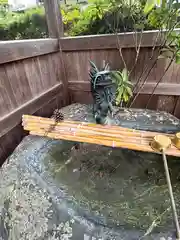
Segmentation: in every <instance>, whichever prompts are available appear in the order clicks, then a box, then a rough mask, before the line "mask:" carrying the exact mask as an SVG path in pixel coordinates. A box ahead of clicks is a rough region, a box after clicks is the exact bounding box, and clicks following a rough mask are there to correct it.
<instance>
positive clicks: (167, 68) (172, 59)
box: [146, 50, 177, 109]
mask: <svg viewBox="0 0 180 240" xmlns="http://www.w3.org/2000/svg"><path fill="white" fill-rule="evenodd" d="M176 53H177V50H176V51H175V53H174V54H173V56H172V58H171V61H170V62H169V64H168V66H167V67H166V69H165V71H164V74H163V75H162V77H161V78H160V79H159V81H158V82H157V83H156V85H155V87H154V89H153V91H152V93H151V96H150V97H149V99H148V102H147V104H146V109H147V107H148V105H149V103H150V101H151V99H152V97H153V94H154V92H155V90H156V88H157V87H158V85H159V83H160V82H161V81H162V79H163V78H164V76H165V74H166V72H167V71H168V70H169V68H170V66H171V64H172V62H173V61H174V58H175V56H176Z"/></svg>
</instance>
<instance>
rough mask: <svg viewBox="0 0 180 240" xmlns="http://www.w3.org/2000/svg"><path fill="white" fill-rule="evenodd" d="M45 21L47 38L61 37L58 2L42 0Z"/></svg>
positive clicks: (55, 0)
mask: <svg viewBox="0 0 180 240" xmlns="http://www.w3.org/2000/svg"><path fill="white" fill-rule="evenodd" d="M44 7H45V12H46V21H47V25H48V32H49V37H52V38H60V37H62V36H63V34H64V33H63V21H62V16H61V11H60V4H59V1H58V0H44Z"/></svg>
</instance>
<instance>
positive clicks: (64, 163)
mask: <svg viewBox="0 0 180 240" xmlns="http://www.w3.org/2000/svg"><path fill="white" fill-rule="evenodd" d="M168 159H169V167H170V172H171V175H172V176H171V177H172V183H173V190H174V195H175V200H176V204H177V208H178V209H179V201H178V200H179V196H180V183H179V178H180V171H179V170H180V164H179V163H178V160H177V159H175V158H174V159H172V157H168ZM44 165H45V169H46V172H47V173H48V172H49V174H51V175H53V178H54V179H55V181H56V183H57V184H59V186H60V185H62V184H63V185H64V188H65V189H66V191H67V193H68V195H71V196H73V201H74V204H76V205H77V206H79V207H80V208H81V209H83V211H84V212H86V213H87V212H88V213H89V216H90V215H91V216H92V218H94V219H100V220H101V221H102V222H103V223H105V224H108V226H113V227H118V226H124V227H126V228H139V229H143V230H144V229H145V230H146V229H148V228H149V227H150V226H153V228H154V227H156V225H157V227H156V229H155V230H158V231H159V230H160V228H161V229H166V228H167V226H168V228H169V227H170V226H172V217H171V210H170V201H169V194H168V189H167V186H166V180H165V176H164V168H163V162H162V158H161V156H159V155H157V154H149V153H140V152H134V151H129V150H122V149H112V148H109V147H102V146H97V145H90V144H80V148H78V147H76V148H75V147H73V143H70V142H65V141H64V142H63V143H61V142H60V141H59V142H58V143H57V144H55V145H54V147H53V148H51V150H50V151H49V153H48V154H47V155H46V157H45V158H44ZM152 224H153V225H152ZM153 231H154V229H153Z"/></svg>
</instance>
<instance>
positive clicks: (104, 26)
mask: <svg viewBox="0 0 180 240" xmlns="http://www.w3.org/2000/svg"><path fill="white" fill-rule="evenodd" d="M6 3H7V0H0V6H2V5H4V4H6ZM145 4H146V1H145V0H139V1H138V0H136V1H133V0H131V1H130V0H89V1H88V5H87V4H86V5H84V8H83V9H82V6H83V5H82V3H81V4H75V5H72V4H71V5H62V6H61V13H62V17H63V22H64V31H65V35H69V36H77V35H89V34H108V33H116V32H128V31H134V30H136V31H140V30H142V29H143V30H151V29H159V28H161V27H162V25H163V22H162V21H163V20H164V14H166V15H168V10H167V9H162V8H157V9H156V8H153V9H151V11H150V13H148V14H145V13H144V6H145ZM0 9H1V10H0V40H14V39H28V38H43V37H47V36H48V35H47V25H46V20H45V14H44V8H43V7H39V8H35V9H31V10H27V11H25V12H18V13H14V12H6V11H3V10H2V9H3V8H0ZM177 27H178V26H177Z"/></svg>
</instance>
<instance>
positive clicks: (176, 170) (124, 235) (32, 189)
mask: <svg viewBox="0 0 180 240" xmlns="http://www.w3.org/2000/svg"><path fill="white" fill-rule="evenodd" d="M62 111H63V113H64V115H65V118H66V119H73V120H79V121H89V122H93V121H94V120H93V116H92V111H91V106H86V105H80V104H73V105H70V106H68V107H65V108H63V109H62ZM114 124H121V125H123V126H128V127H134V128H140V129H143V128H144V129H146V128H147V126H148V130H153V131H158V130H159V131H161V132H162V131H164V132H177V131H179V129H180V128H179V126H180V125H179V120H178V119H176V118H174V117H172V116H171V115H169V114H166V113H159V112H153V111H144V110H143V111H142V110H122V111H120V112H119V113H118V114H116V115H115V119H114ZM157 128H158V129H157ZM146 130H147V129H146ZM74 144H75V143H74V142H68V141H58V140H53V139H48V138H42V137H37V136H28V137H26V138H25V139H24V140H23V141H22V143H21V144H20V145H19V146H18V148H17V149H16V150H15V152H14V153H13V154H12V156H11V157H10V158H9V159H8V160H7V161H6V163H5V164H4V165H3V167H2V169H1V181H0V189H1V191H0V192H1V196H0V206H1V222H0V237H1V238H2V239H4V240H6V239H73V240H81V239H94V240H95V239H97V240H98V239H161V240H162V239H169V240H170V239H175V237H174V226H173V221H172V214H171V208H170V201H169V195H168V189H167V185H166V180H165V176H164V168H163V162H162V158H161V156H160V155H157V154H150V153H142V152H136V151H131V150H127V149H113V148H109V147H104V146H97V145H93V144H85V143H80V144H79V145H78V147H74ZM168 162H169V168H170V173H171V178H172V184H173V190H174V195H175V200H176V204H177V208H178V213H179V215H180V205H179V196H180V162H179V159H178V158H174V157H168ZM163 237H164V238H163ZM168 237H169V238H168Z"/></svg>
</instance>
